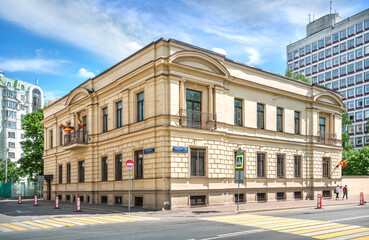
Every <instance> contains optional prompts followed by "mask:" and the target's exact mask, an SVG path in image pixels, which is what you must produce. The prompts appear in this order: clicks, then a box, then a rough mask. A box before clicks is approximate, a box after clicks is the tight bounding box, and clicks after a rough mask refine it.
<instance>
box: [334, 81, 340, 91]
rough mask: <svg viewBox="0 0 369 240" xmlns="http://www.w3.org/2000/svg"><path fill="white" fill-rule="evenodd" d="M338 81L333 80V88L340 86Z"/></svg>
mask: <svg viewBox="0 0 369 240" xmlns="http://www.w3.org/2000/svg"><path fill="white" fill-rule="evenodd" d="M338 85H339V84H338V81H334V82H333V89H337V88H338Z"/></svg>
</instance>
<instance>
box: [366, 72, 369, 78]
mask: <svg viewBox="0 0 369 240" xmlns="http://www.w3.org/2000/svg"><path fill="white" fill-rule="evenodd" d="M365 80H369V71H368V72H365Z"/></svg>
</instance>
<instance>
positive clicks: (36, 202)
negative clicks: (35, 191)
mask: <svg viewBox="0 0 369 240" xmlns="http://www.w3.org/2000/svg"><path fill="white" fill-rule="evenodd" d="M33 206H38V199H37V195H35V197H34V198H33Z"/></svg>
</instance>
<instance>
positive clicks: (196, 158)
mask: <svg viewBox="0 0 369 240" xmlns="http://www.w3.org/2000/svg"><path fill="white" fill-rule="evenodd" d="M205 154H206V150H205V149H196V148H191V177H198V176H205V166H206V165H205Z"/></svg>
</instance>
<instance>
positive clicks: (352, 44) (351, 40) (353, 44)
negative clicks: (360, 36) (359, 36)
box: [347, 39, 355, 48]
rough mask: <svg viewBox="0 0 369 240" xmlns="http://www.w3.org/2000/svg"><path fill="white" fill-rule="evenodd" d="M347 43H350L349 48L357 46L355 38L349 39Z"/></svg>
mask: <svg viewBox="0 0 369 240" xmlns="http://www.w3.org/2000/svg"><path fill="white" fill-rule="evenodd" d="M347 43H348V48H353V47H355V39H350V40H348V41H347Z"/></svg>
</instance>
